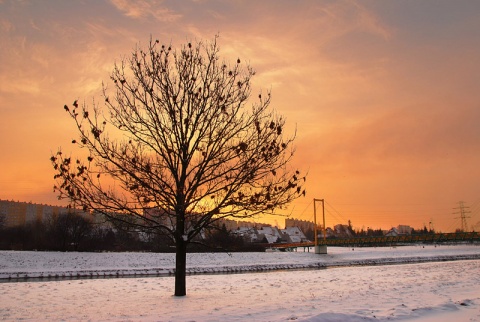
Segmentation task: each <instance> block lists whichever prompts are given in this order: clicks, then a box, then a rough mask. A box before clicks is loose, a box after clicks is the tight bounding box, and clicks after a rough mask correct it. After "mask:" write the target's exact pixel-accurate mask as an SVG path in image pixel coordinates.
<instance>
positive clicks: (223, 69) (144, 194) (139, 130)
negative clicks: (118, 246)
mask: <svg viewBox="0 0 480 322" xmlns="http://www.w3.org/2000/svg"><path fill="white" fill-rule="evenodd" d="M217 38H218V37H215V39H214V40H213V41H211V42H206V43H204V42H196V43H194V44H192V43H188V44H185V45H182V46H181V47H180V48H179V49H176V50H174V49H172V48H171V46H168V45H161V44H160V42H159V41H158V40H150V42H149V45H148V47H147V48H146V49H142V48H140V47H137V48H136V49H135V50H134V51H133V53H132V56H131V57H130V58H129V59H123V60H122V61H121V62H120V63H118V64H116V65H115V68H114V70H113V72H112V74H111V77H110V78H111V80H112V82H113V91H111V90H110V89H109V88H107V86H106V85H103V100H104V103H103V102H102V104H101V105H102V106H103V108H102V107H100V104H98V102H97V103H96V102H94V103H93V108H91V109H90V110H89V109H88V107H87V105H86V104H81V105H79V104H78V102H77V101H75V102H74V103H73V106H67V105H65V106H64V108H65V110H66V111H67V112H68V114H69V115H70V116H71V118H72V119H73V121H74V123H75V125H76V127H77V128H78V133H79V138H78V139H76V140H73V141H72V142H73V143H74V144H76V145H77V146H78V147H79V148H81V149H83V150H84V151H87V152H86V154H85V158H84V159H83V158H77V159H72V157H66V156H64V155H63V154H62V151H61V150H59V151H58V153H56V154H55V155H53V156H52V157H51V161H52V163H53V166H54V168H55V170H56V174H55V179H56V186H55V190H57V191H58V192H59V198H69V199H70V201H71V202H72V203H74V204H75V205H77V206H78V205H81V206H83V208H84V210H91V211H95V212H99V213H101V214H103V215H105V216H107V217H109V218H111V219H112V220H124V219H125V218H126V216H125V215H128V218H135V220H128V224H129V225H131V226H133V227H136V228H137V229H139V230H141V231H145V232H156V233H161V234H165V235H167V236H169V237H170V239H171V240H172V242H173V244H174V245H175V247H176V270H175V295H176V296H184V295H185V294H186V280H185V274H186V253H187V245H188V244H189V243H191V242H194V241H195V240H196V238H198V235H199V234H200V233H201V231H202V230H203V229H205V228H207V227H209V226H210V225H212V224H213V223H215V221H217V220H218V219H220V218H225V217H231V218H232V217H233V218H242V219H243V218H251V217H253V216H256V215H258V214H265V213H267V214H268V213H273V212H274V211H275V209H278V208H282V207H283V206H285V205H287V204H288V203H290V202H291V201H292V200H294V199H295V198H297V197H299V196H301V195H305V190H304V189H303V182H304V181H305V177H300V172H299V171H298V170H294V169H291V168H290V167H289V166H288V164H289V161H290V160H291V158H292V156H293V152H294V149H293V147H292V141H293V139H294V136H291V137H287V136H285V135H284V125H285V120H284V118H283V117H281V116H279V115H277V114H276V113H275V112H274V111H270V110H269V104H270V99H271V97H270V92H268V93H266V94H264V95H262V94H260V95H258V97H255V98H254V99H251V100H249V99H250V96H251V95H250V94H251V79H252V77H253V76H254V75H255V72H254V71H253V70H252V69H251V68H250V67H249V66H244V64H243V63H241V61H240V59H238V60H237V61H236V62H234V63H232V64H230V63H227V62H225V61H223V60H221V59H220V57H219V46H218V43H217ZM117 215H119V216H117Z"/></svg>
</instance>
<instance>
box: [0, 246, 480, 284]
mask: <svg viewBox="0 0 480 322" xmlns="http://www.w3.org/2000/svg"><path fill="white" fill-rule="evenodd" d="M328 249H329V251H328V254H327V255H315V254H314V253H313V250H312V249H310V252H304V251H303V248H301V249H299V251H298V252H273V253H230V254H227V253H199V254H188V257H187V273H188V274H190V275H193V274H225V273H246V272H263V271H275V270H288V269H297V270H298V269H320V268H328V267H341V266H370V265H391V264H406V263H424V262H435V261H437V262H438V261H453V260H468V259H480V246H478V245H441V246H435V245H427V246H423V245H416V246H402V247H378V248H354V249H353V248H342V247H329V248H328ZM174 268H175V254H164V253H73V252H72V253H60V252H15V251H0V281H4V282H5V281H26V280H31V279H77V278H110V277H141V276H169V275H173V274H174V271H175V269H174Z"/></svg>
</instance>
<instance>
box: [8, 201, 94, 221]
mask: <svg viewBox="0 0 480 322" xmlns="http://www.w3.org/2000/svg"><path fill="white" fill-rule="evenodd" d="M69 211H75V212H76V213H78V214H80V215H82V216H84V217H85V218H90V217H91V215H90V213H88V212H84V211H80V210H74V209H71V208H67V207H60V206H50V205H43V204H35V203H31V202H19V201H8V200H0V216H4V217H5V227H14V226H23V225H25V224H28V223H33V222H46V221H48V220H51V219H52V218H55V217H57V216H58V215H60V214H66V213H68V212H69Z"/></svg>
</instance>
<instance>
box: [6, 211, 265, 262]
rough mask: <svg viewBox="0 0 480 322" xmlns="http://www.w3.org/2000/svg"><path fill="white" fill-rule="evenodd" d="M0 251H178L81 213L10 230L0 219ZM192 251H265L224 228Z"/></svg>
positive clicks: (208, 233)
mask: <svg viewBox="0 0 480 322" xmlns="http://www.w3.org/2000/svg"><path fill="white" fill-rule="evenodd" d="M0 250H24V251H26V250H39V251H63V252H65V251H81V252H85V251H90V252H98V251H118V252H120V251H146V252H164V253H167V252H175V247H174V243H173V242H172V241H171V240H170V239H169V238H167V237H166V236H163V235H159V234H150V235H149V234H145V233H141V232H138V231H135V230H134V229H132V228H131V227H129V226H126V227H122V226H121V225H117V226H112V227H108V226H106V225H101V224H100V225H99V224H95V223H93V222H92V221H91V220H89V219H86V218H85V217H83V216H81V215H79V214H75V213H66V214H60V215H58V216H53V217H51V218H49V219H48V220H44V221H37V222H31V223H27V224H26V225H21V226H15V227H6V226H5V216H0ZM188 251H189V252H207V251H208V252H216V251H229V252H235V251H264V248H262V246H260V245H254V244H251V243H246V242H245V241H244V239H243V238H242V237H240V236H236V235H234V234H232V233H231V232H229V231H228V230H227V229H226V227H225V225H223V226H222V227H218V228H216V229H209V230H208V231H205V233H204V236H203V237H202V238H199V239H198V240H196V241H194V242H192V243H191V245H190V246H189V249H188Z"/></svg>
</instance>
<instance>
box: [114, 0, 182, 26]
mask: <svg viewBox="0 0 480 322" xmlns="http://www.w3.org/2000/svg"><path fill="white" fill-rule="evenodd" d="M110 2H111V3H112V4H113V5H114V6H115V7H116V8H117V9H118V10H120V11H122V12H124V14H125V15H126V16H127V17H131V18H135V19H140V18H147V17H149V16H152V17H154V18H155V19H156V20H158V21H167V22H172V21H176V20H178V19H179V18H180V17H181V15H180V14H178V13H175V12H174V11H172V10H170V9H168V8H166V7H164V6H162V2H163V1H155V0H152V1H147V0H110Z"/></svg>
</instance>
